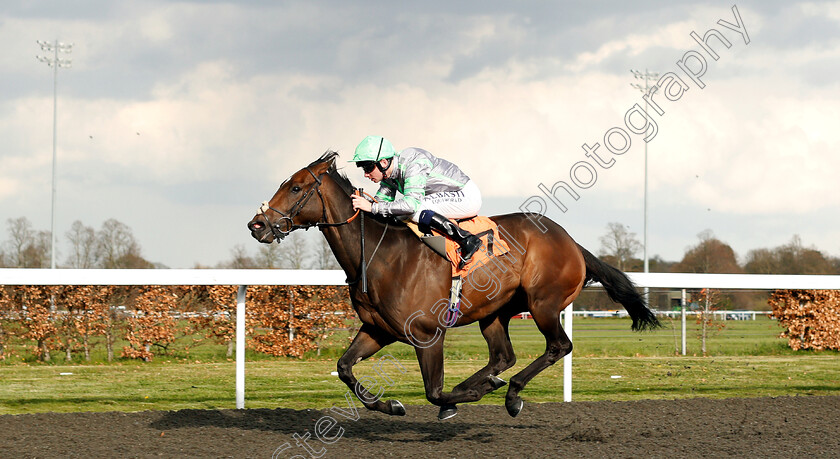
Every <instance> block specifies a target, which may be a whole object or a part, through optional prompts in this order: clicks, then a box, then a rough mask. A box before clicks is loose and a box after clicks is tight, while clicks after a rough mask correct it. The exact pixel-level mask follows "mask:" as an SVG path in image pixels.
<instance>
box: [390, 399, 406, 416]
mask: <svg viewBox="0 0 840 459" xmlns="http://www.w3.org/2000/svg"><path fill="white" fill-rule="evenodd" d="M388 405H389V407H390V409H391V413H390V414H391V416H405V407H404V406H403V404H402V403H400V401H399V400H388Z"/></svg>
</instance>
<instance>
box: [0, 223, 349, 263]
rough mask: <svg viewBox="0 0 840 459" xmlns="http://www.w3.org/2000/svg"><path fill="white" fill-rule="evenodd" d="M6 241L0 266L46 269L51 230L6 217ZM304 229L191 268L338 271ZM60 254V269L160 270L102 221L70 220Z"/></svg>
mask: <svg viewBox="0 0 840 459" xmlns="http://www.w3.org/2000/svg"><path fill="white" fill-rule="evenodd" d="M6 235H7V239H6V240H5V241H4V242H3V243H2V244H0V268H49V267H50V260H51V257H52V253H51V250H52V244H51V233H50V232H49V231H44V230H37V229H35V228H34V227H33V225H32V223H31V222H30V221H29V220H28V219H27V218H26V217H19V218H9V219H8V220H6ZM306 236H307V234H306V233H300V232H298V233H292V234H290V235H289V236H288V237H287V238H286V239H285V240H284V241H283V243H282V244H260V246H259V247H258V248H257V249H256V250H255V251H254V253H249V251H248V250H247V249H246V248H245V246H244V245H236V246H234V247H233V249H231V251H230V258H229V259H227V260H223V261H220V262H219V263H217V264H216V265H215V266H201V265H199V264H196V265H195V267H196V268H209V267H215V268H233V269H246V268H251V269H253V268H267V269H339V266H338V262H337V261H336V259H335V256H333V254H332V251H331V250H330V248H329V245H328V244H327V241H326V239H324V238H322V237H318V238H317V241H316V242H314V241H312V239H311V238H308V237H306ZM63 242H64V243H65V247H68V249H67V251H68V253H67V254H66V255H65V256H63V257H62V256H61V255H62V254H60V253H59V254H56V255H57V256H56V259H57V260H58V261H57V263H56V264H57V265H58V266H59V267H61V268H82V269H88V268H105V269H128V268H133V269H146V268H166V266H164V265H162V264H160V263H153V262H151V261H149V260H147V259H146V258H144V257H143V255H142V248H141V246H140V243H139V242H138V241H137V239H136V238H135V237H134V234H133V232H132V230H131V228H130V227H129V226H128V225H126V224H124V223H122V222H120V221H118V220H116V219H113V218H112V219H108V220H106V221H105V222H103V223H102V226H101V227H100V228H99V229H94V228H93V227H90V226H87V225H85V224H84V223H82V222H81V221H78V220H77V221H74V222H73V224H72V225H70V230H69V231H67V232H66V233H64V240H63Z"/></svg>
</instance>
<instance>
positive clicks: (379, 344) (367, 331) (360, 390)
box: [338, 324, 405, 416]
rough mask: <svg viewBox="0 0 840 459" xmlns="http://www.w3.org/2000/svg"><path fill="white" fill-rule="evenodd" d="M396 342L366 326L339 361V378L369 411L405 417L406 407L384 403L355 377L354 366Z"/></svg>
mask: <svg viewBox="0 0 840 459" xmlns="http://www.w3.org/2000/svg"><path fill="white" fill-rule="evenodd" d="M393 342H394V338H392V337H391V336H390V335H388V334H386V333H384V332H382V331H381V330H379V329H377V328H376V327H374V326H371V325H367V324H364V325H362V328H361V329H360V330H359V333H357V334H356V337H355V338H354V339H353V342H352V343H351V344H350V347H348V348H347V350H346V351H344V354H343V355H342V356H341V358H340V359H338V377H339V378H340V379H341V380H342V381H343V382H344V384H347V387H349V388H350V390H352V391H353V393H354V394H356V397H358V398H359V400H361V402H362V404H363V405H364V406H365V407H366V408H367V409H369V410H376V411H381V412H383V413H385V414H391V415H398V416H403V415H405V407H404V406H403V405H402V403H400V402H399V401H397V400H388V401H387V402H383V401H382V400H379V397H378V396H376V395H373V394H371V393H370V392H369V391H368V389H367V388H365V387H364V385H363V384H361V383H360V382H359V381H358V380H357V379H356V377H355V376H354V375H353V366H354V365H356V364H357V363H359V362H361V361H362V360H364V359H366V358H368V357H370V356H372V355H373V354H375V353H376V352H377V351H378V350H380V349H382V348H383V347H385V346H387V345H389V344H391V343H393Z"/></svg>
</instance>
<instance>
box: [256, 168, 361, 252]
mask: <svg viewBox="0 0 840 459" xmlns="http://www.w3.org/2000/svg"><path fill="white" fill-rule="evenodd" d="M337 157H338V153H336V152H333V151H328V152H326V153H324V154H323V155H322V156H321V157H320V158H318V159H317V160H316V161H314V162H313V163H312V164H310V165H308V166H306V167H304V168H303V169H301V170H299V171H297V172H295V173H294V174H292V176H291V177H289V178H288V179H287V180H286V181H285V182H283V183H282V184H281V185H280V188H279V189H278V190H277V192H276V193H274V196H272V198H271V200H269V201H267V202H264V203H263V204H262V206H260V209H259V211H257V214H256V215H255V216H254V218H252V219H251V221H250V222H248V229H249V230H251V236H253V237H254V239H256V240H258V241H260V242H264V243H267V244H268V243H271V242H274V241H275V240H279V239H283V238H284V237H286V235H287V234H289V233H290V232H292V231H294V230H296V229H300V228H311V227H313V226H316V225H318V224H319V223H323V222H322V220H323V219H324V218H325V215H326V209H325V205H326V204H325V202H324V197H323V195H322V193H321V188H320V187H321V185H322V183H323V180H324V178H325V177H327V176H333V175H335V176H338V175H339V174H338V173H337V172H336V167H335V160H336V158H337ZM341 177H342V178H343V180H344V181H347V179H346V177H343V176H341ZM347 185H349V181H347ZM342 186H345V184H343V183H342ZM351 186H352V185H351Z"/></svg>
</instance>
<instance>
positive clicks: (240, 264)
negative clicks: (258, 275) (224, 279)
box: [221, 244, 257, 269]
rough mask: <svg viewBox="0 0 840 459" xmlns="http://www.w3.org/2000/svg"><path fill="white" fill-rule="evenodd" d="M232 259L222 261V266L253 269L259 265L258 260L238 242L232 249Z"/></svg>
mask: <svg viewBox="0 0 840 459" xmlns="http://www.w3.org/2000/svg"><path fill="white" fill-rule="evenodd" d="M230 255H231V259H230V260H229V261H226V262H223V263H221V267H223V268H230V269H251V268H256V267H257V262H256V261H254V259H253V258H251V257H250V256H248V251H247V250H245V246H244V245H242V244H237V245H235V246H233V248H232V249H231V250H230Z"/></svg>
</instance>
